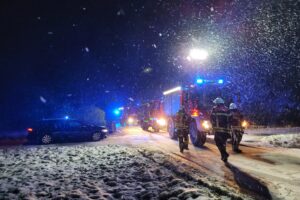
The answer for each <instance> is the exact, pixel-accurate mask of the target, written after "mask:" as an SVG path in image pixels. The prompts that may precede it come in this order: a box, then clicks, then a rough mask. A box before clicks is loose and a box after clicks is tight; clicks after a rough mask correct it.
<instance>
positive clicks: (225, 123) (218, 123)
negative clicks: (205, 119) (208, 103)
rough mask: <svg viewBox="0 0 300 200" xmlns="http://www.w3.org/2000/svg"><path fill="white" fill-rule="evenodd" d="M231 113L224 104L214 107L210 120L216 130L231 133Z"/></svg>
mask: <svg viewBox="0 0 300 200" xmlns="http://www.w3.org/2000/svg"><path fill="white" fill-rule="evenodd" d="M230 116H231V115H230V113H229V110H228V108H227V107H225V106H224V105H218V106H215V107H214V108H213V109H212V112H211V115H210V120H211V124H212V128H213V131H214V132H223V133H230Z"/></svg>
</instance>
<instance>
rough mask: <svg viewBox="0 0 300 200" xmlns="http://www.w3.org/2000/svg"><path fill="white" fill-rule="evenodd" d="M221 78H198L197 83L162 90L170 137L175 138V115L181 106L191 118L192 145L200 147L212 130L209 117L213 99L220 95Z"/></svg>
mask: <svg viewBox="0 0 300 200" xmlns="http://www.w3.org/2000/svg"><path fill="white" fill-rule="evenodd" d="M222 88H223V80H222V79H220V80H216V81H212V80H203V79H198V80H197V84H194V85H189V86H185V87H182V86H178V87H175V88H172V89H170V90H167V91H164V92H163V95H164V96H163V106H162V107H163V112H164V114H165V116H166V117H167V130H168V132H169V135H170V137H171V138H172V139H177V134H176V130H175V115H176V113H177V112H178V110H179V109H180V107H181V106H183V107H184V109H185V111H186V112H187V113H189V114H190V115H191V117H192V118H193V120H192V122H191V123H190V125H189V127H190V128H189V131H190V132H189V133H190V139H191V142H192V143H193V145H194V146H198V147H201V146H203V145H204V143H205V142H206V135H207V134H210V133H211V132H212V127H211V123H210V119H209V115H210V111H211V109H212V107H213V102H212V101H213V99H215V98H216V97H218V96H223V95H222Z"/></svg>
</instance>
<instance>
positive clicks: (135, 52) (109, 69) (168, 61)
mask: <svg viewBox="0 0 300 200" xmlns="http://www.w3.org/2000/svg"><path fill="white" fill-rule="evenodd" d="M298 7H299V2H298V1H296V0H295V1H283V0H282V1H281V0H279V1H270V2H268V3H266V2H265V3H264V2H261V1H259V0H255V1H251V2H246V1H244V2H243V1H237V0H235V1H224V0H215V1H208V0H207V1H206V0H204V1H189V0H174V1H171V0H170V1H162V0H160V1H155V0H148V1H140V0H135V1H125V0H119V1H117V0H109V1H108V0H107V1H104V0H103V1H100V0H97V1H96V0H89V1H79V0H72V1H71V0H69V1H32V0H27V1H14V0H6V1H1V3H0V25H1V26H0V27H1V28H0V44H1V48H0V51H1V52H0V68H1V74H0V76H1V77H0V81H1V86H0V87H1V98H0V106H1V107H0V112H1V114H0V115H1V116H0V120H1V124H0V127H12V126H14V125H15V124H16V126H21V125H24V124H26V122H28V121H30V120H31V119H38V118H42V117H45V116H46V117H47V116H51V117H52V116H57V115H59V114H61V113H63V112H67V111H68V109H74V108H76V107H78V106H82V105H92V104H93V105H97V106H99V107H101V108H103V109H105V108H107V107H112V106H118V105H123V104H126V103H128V101H129V100H128V98H132V99H134V100H135V101H136V102H141V101H143V100H146V99H155V98H159V96H160V95H161V92H162V91H163V90H164V89H167V88H170V87H173V86H176V85H177V84H181V83H183V82H189V81H192V80H193V79H194V78H195V77H193V70H195V69H194V68H195V64H194V63H189V62H188V61H187V60H186V56H187V52H188V50H189V49H190V48H191V47H198V46H200V47H204V48H206V49H207V50H208V51H209V54H210V57H209V59H208V60H207V61H206V62H205V63H201V67H203V69H201V70H202V71H203V74H205V75H206V76H210V77H221V76H222V78H223V77H224V78H225V79H226V81H228V82H230V83H234V84H232V85H235V87H233V86H232V85H231V87H233V88H235V89H233V90H235V91H233V93H240V92H242V93H243V92H244V93H245V94H244V95H243V96H242V103H243V102H244V104H243V105H250V104H249V103H248V102H249V101H250V102H252V103H253V104H258V105H260V104H261V103H263V102H266V101H270V102H269V104H272V105H273V104H274V102H275V104H274V106H273V107H272V106H268V107H270V109H269V110H267V111H266V112H268V113H272V112H275V110H276V111H278V112H281V111H282V109H284V108H287V107H288V108H289V109H290V108H291V109H293V110H297V109H299V110H300V106H299V102H300V98H299V97H300V95H299V87H300V83H299V77H300V73H299V71H300V70H299V68H300V64H299V59H300V56H299V36H298V35H297V32H298V31H299V8H298ZM253 80H256V81H254V84H253V83H252V84H251V81H253ZM270 81H271V83H270ZM249 82H250V83H249ZM258 90H259V93H258V94H257V91H258ZM253 93H256V94H255V95H253ZM245 103H247V104H245ZM110 104H113V105H110ZM259 109H260V110H259V111H263V109H264V106H262V107H261V108H259ZM299 110H298V111H299Z"/></svg>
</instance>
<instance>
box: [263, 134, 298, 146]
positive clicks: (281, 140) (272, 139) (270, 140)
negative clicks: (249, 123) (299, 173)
mask: <svg viewBox="0 0 300 200" xmlns="http://www.w3.org/2000/svg"><path fill="white" fill-rule="evenodd" d="M261 142H262V143H263V144H265V145H266V146H268V145H269V146H270V145H271V146H275V147H285V148H300V134H280V135H270V136H265V137H262V138H261Z"/></svg>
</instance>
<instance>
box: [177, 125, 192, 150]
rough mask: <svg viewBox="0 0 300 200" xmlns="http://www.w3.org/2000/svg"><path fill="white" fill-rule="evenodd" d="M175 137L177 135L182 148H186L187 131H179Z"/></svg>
mask: <svg viewBox="0 0 300 200" xmlns="http://www.w3.org/2000/svg"><path fill="white" fill-rule="evenodd" d="M177 135H178V138H179V141H180V140H182V141H183V144H184V146H185V147H187V146H188V144H189V130H187V129H179V130H178V134H177Z"/></svg>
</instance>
